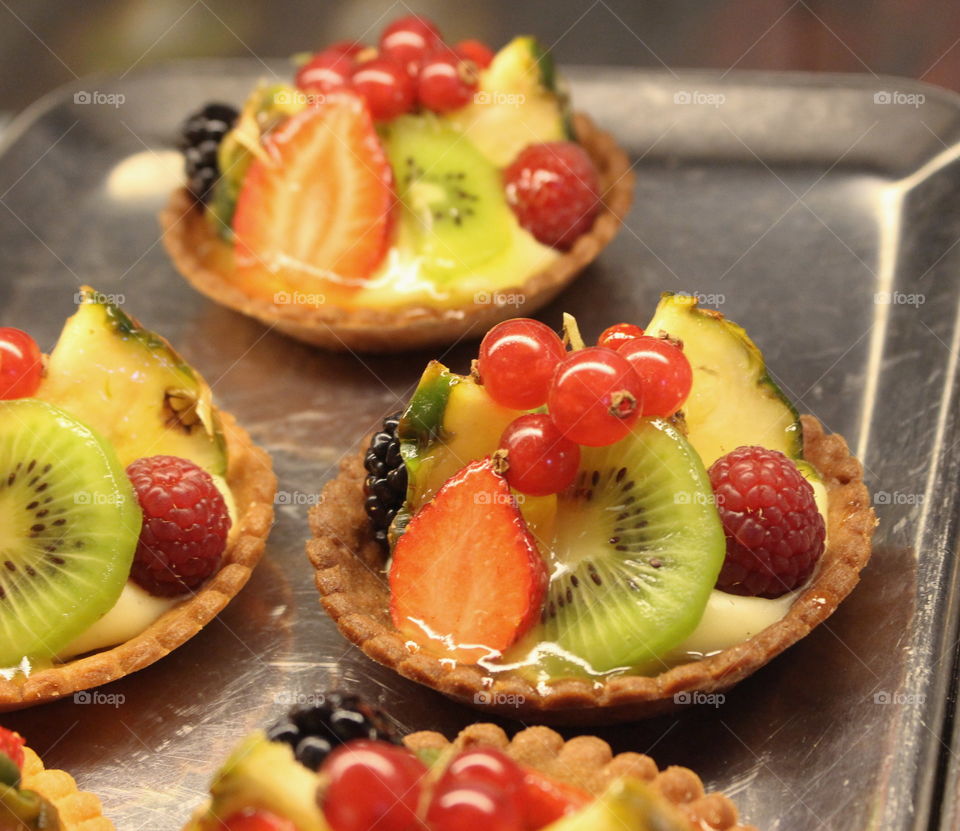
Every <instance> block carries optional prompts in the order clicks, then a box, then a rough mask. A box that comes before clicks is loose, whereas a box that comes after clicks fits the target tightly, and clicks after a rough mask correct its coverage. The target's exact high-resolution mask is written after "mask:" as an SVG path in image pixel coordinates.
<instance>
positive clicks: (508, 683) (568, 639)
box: [307, 295, 876, 724]
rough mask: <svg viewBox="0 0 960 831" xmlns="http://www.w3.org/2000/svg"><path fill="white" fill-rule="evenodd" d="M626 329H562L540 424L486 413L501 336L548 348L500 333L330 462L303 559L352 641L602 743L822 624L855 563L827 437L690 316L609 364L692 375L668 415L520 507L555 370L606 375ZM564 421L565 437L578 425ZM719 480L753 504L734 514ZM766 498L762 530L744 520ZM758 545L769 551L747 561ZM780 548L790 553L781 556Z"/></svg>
mask: <svg viewBox="0 0 960 831" xmlns="http://www.w3.org/2000/svg"><path fill="white" fill-rule="evenodd" d="M625 326H626V325H625V324H624V325H621V326H619V327H618V326H614V327H611V329H609V330H607V332H605V333H604V335H603V336H602V337H601V339H600V340H601V342H605V343H607V344H608V346H602V347H586V348H585V345H584V344H583V343H582V340H581V339H580V337H579V333H578V332H576V329H575V326H574V327H573V330H572V331H568V336H569V337H568V338H567V340H568V341H570V342H571V343H572V344H574V349H573V350H572V351H570V352H567V351H566V350H565V349H564V348H563V347H562V346H561V345H560V343H559V341H557V343H556V346H555V350H556V351H557V352H558V354H557V356H556V359H558V360H559V361H560V363H559V364H558V368H557V369H556V371H555V374H554V375H553V376H552V381H550V383H552V384H553V385H554V386H553V387H551V389H552V390H553V391H552V392H551V393H550V394H549V395H550V403H549V408H548V409H549V410H550V411H552V412H549V413H547V414H544V413H543V412H542V411H537V412H535V413H530V412H525V411H524V410H523V409H516V410H514V409H510V408H509V407H506V406H505V405H504V402H503V401H502V400H500V401H498V400H497V398H498V396H499V397H500V398H501V399H502V398H503V397H504V396H512V395H515V393H516V389H517V385H522V384H523V383H525V382H524V380H523V379H525V378H526V377H528V376H530V375H532V374H533V372H532V370H531V369H529V367H532V366H534V364H533V363H530V364H528V365H527V366H528V369H527V371H526V372H525V373H523V374H520V375H514V376H513V378H512V380H511V385H508V386H506V387H503V388H499V387H498V385H497V383H495V382H496V380H497V377H496V376H495V374H494V370H495V368H496V362H495V361H493V360H492V359H490V357H489V356H490V355H491V354H494V353H495V351H496V348H497V347H490V346H489V343H493V342H497V341H498V339H499V338H501V335H500V334H498V331H499V332H501V333H503V334H502V342H504V343H506V342H509V343H516V342H517V341H516V338H515V337H514V335H513V329H517V330H518V332H519V331H520V330H523V331H524V332H525V333H526V335H527V340H529V339H530V338H532V337H533V336H534V335H536V336H537V337H541V336H542V337H545V338H547V340H548V341H549V338H555V337H556V336H555V335H554V334H553V333H550V332H549V330H547V327H545V326H543V324H539V323H536V322H535V321H524V320H518V321H508V322H507V323H503V324H500V327H503V328H500V327H496V328H495V329H494V330H492V331H491V333H490V334H489V335H488V336H487V337H488V338H492V341H489V342H488V341H487V340H485V341H484V344H486V345H487V346H485V345H484V344H482V345H481V349H480V361H479V364H478V366H477V367H476V368H475V369H474V371H473V372H472V373H471V375H469V376H464V375H456V374H455V373H452V372H450V371H449V370H447V369H446V368H445V367H443V366H441V365H440V364H438V363H436V362H433V363H432V364H430V365H429V366H428V367H427V369H426V371H425V372H424V376H423V378H422V380H421V383H420V386H419V387H418V389H417V391H416V392H415V393H414V395H413V397H412V398H411V401H410V403H409V405H408V407H407V409H406V410H405V411H404V413H403V414H402V415H400V416H399V417H396V418H393V419H388V420H386V421H385V422H384V430H383V431H382V432H380V433H378V434H376V435H375V436H374V437H373V439H372V440H371V444H370V446H369V449H368V450H367V451H366V452H365V453H364V454H358V455H355V456H351V457H350V458H348V459H345V460H344V462H343V463H342V464H341V469H340V473H339V475H338V476H337V477H336V478H335V479H333V480H332V481H330V482H328V483H327V485H326V486H325V487H324V489H323V494H322V498H321V499H320V500H319V502H318V504H317V505H316V506H315V507H314V508H313V509H312V510H311V515H310V525H311V531H312V534H313V536H312V539H311V540H310V541H309V542H308V543H307V554H308V557H309V559H310V561H311V562H312V563H313V565H314V567H315V569H316V585H317V588H318V590H319V592H320V598H321V602H322V605H323V607H324V608H325V610H326V611H327V613H328V614H329V615H330V616H331V618H333V620H334V621H335V622H336V624H337V626H338V628H339V629H340V631H341V632H342V634H343V635H344V636H345V637H346V638H348V639H349V640H350V641H352V642H353V643H355V644H357V645H358V646H359V647H360V648H361V649H362V650H363V651H364V652H365V653H366V654H367V655H368V656H369V657H371V658H373V659H374V660H376V661H378V662H380V663H381V664H384V665H385V666H387V667H390V668H391V669H393V670H394V671H396V672H397V673H399V674H400V675H403V676H404V677H407V678H410V679H412V680H414V681H417V682H419V683H421V684H423V685H425V686H427V687H430V688H432V689H435V690H437V691H439V692H441V693H443V694H444V695H447V696H449V697H451V698H453V699H456V700H458V701H460V702H463V703H465V704H468V705H471V706H474V707H477V708H479V709H481V710H484V711H490V712H496V713H498V714H499V715H503V716H505V717H509V718H515V719H519V720H522V721H526V722H530V721H534V722H545V723H558V724H601V723H612V722H621V721H628V720H632V719H636V718H641V717H647V716H653V715H656V714H660V713H664V712H667V711H670V710H673V709H676V708H678V707H681V706H685V705H687V704H690V703H694V702H695V701H697V700H699V696H698V695H695V693H700V694H710V693H716V692H719V691H722V690H726V689H728V688H730V687H732V686H733V685H735V684H736V683H737V682H739V681H741V680H743V679H744V678H746V677H747V676H749V675H750V674H752V673H753V672H755V671H757V670H758V669H760V668H761V667H762V666H763V665H764V664H766V663H767V662H769V661H770V660H771V659H773V658H774V657H776V656H777V655H779V654H780V653H782V652H783V651H784V650H786V649H787V648H788V647H789V646H791V645H792V644H794V643H796V642H797V641H798V640H800V639H801V638H803V637H805V636H806V635H807V634H808V633H809V632H810V631H811V630H812V629H813V628H814V627H816V626H817V625H818V624H820V623H821V622H823V621H824V620H826V619H827V618H828V617H829V616H830V615H831V614H832V613H833V612H834V611H835V610H836V608H837V606H838V605H839V604H840V602H841V601H842V600H843V599H844V598H846V597H847V595H849V593H850V592H851V591H852V589H853V588H854V586H855V585H856V584H857V582H858V580H859V574H860V571H861V569H862V568H863V567H864V566H865V565H866V563H867V561H868V559H869V557H870V554H871V537H872V533H873V529H874V526H875V524H876V519H875V516H874V513H873V510H872V508H871V506H870V498H869V494H868V491H867V488H866V486H865V485H864V481H863V471H862V467H861V465H860V463H859V462H858V461H857V460H856V459H855V458H854V457H853V455H852V454H851V453H850V451H849V449H848V447H847V444H846V442H845V441H844V439H843V438H842V437H841V436H838V435H828V434H827V433H826V432H825V431H824V429H823V426H822V425H821V424H820V422H819V421H818V420H817V419H816V418H814V417H813V416H810V415H804V416H798V415H797V413H796V410H795V409H794V408H793V406H792V405H791V404H790V402H789V401H788V400H787V399H786V397H785V396H784V395H783V393H782V392H781V391H780V390H779V388H777V387H776V385H775V384H774V383H773V382H772V381H771V380H770V377H769V374H768V373H767V370H766V367H765V363H764V361H763V358H762V355H761V354H760V351H759V349H758V348H757V347H756V345H755V344H754V343H753V342H752V341H751V340H750V339H749V337H748V336H747V335H746V333H745V331H744V330H743V329H742V328H741V327H739V326H737V325H736V324H734V323H732V322H731V321H728V320H726V319H725V318H724V317H723V316H722V315H719V314H718V313H716V312H713V311H710V310H706V309H700V308H699V307H698V306H697V302H696V300H695V299H693V298H691V297H689V296H682V295H664V297H663V298H662V300H661V303H660V305H659V306H658V309H657V311H656V313H655V315H654V318H653V320H651V322H650V324H648V326H647V331H648V332H649V333H651V335H653V334H654V333H656V334H655V336H654V337H651V335H642V334H641V335H639V336H635V333H631V334H630V337H631V338H633V337H637V338H639V339H638V340H636V342H635V343H633V346H631V347H630V348H627V346H626V345H624V346H621V347H620V348H621V349H623V350H626V352H621V353H618V354H620V355H621V356H622V355H623V354H627V355H630V356H632V357H633V358H636V356H637V354H638V350H639V354H646V352H645V351H644V350H646V349H648V348H649V349H652V350H653V352H654V353H656V354H657V355H671V354H672V356H673V357H672V358H671V360H673V359H676V360H677V361H678V364H677V366H681V365H682V362H681V358H678V354H680V353H682V355H681V357H682V358H686V360H687V362H688V363H689V364H690V367H691V368H690V370H689V374H688V376H687V387H686V392H685V394H684V395H683V405H682V406H683V409H682V411H681V412H682V414H681V413H677V412H673V413H671V412H669V411H664V412H662V413H660V414H659V415H656V416H654V415H649V416H642V417H640V418H639V419H637V420H636V421H635V423H634V424H633V426H632V427H629V428H627V427H626V426H624V425H620V428H618V429H621V428H622V429H623V430H625V431H626V435H625V437H624V438H622V439H618V440H616V441H614V442H613V443H612V444H609V445H608V446H602V447H597V446H586V447H580V448H579V454H580V455H579V456H578V457H577V458H579V459H580V462H579V467H577V466H576V465H575V467H576V470H574V471H573V473H572V478H570V479H568V481H569V483H570V484H568V485H564V486H562V489H561V490H559V491H557V492H555V493H554V494H552V495H543V494H542V492H541V494H539V495H534V496H531V495H527V494H525V493H524V492H523V488H524V487H526V486H528V485H529V483H530V481H531V478H530V471H531V470H535V469H534V468H532V467H530V466H529V458H531V455H530V453H527V454H526V456H527V459H528V461H527V462H524V461H523V458H524V457H522V456H517V457H516V459H514V461H511V459H512V458H513V456H512V455H511V454H513V453H515V452H518V447H519V449H520V451H522V449H523V448H522V445H518V444H517V443H516V442H514V441H512V439H513V438H516V436H518V435H520V436H521V439H523V440H526V439H525V438H524V436H528V437H529V436H531V435H533V436H534V437H536V435H537V431H540V430H547V426H549V424H548V425H547V426H543V425H544V422H545V421H546V422H549V423H552V424H553V425H554V427H553V428H551V429H555V430H556V429H559V428H558V427H557V426H556V425H557V424H562V423H563V421H562V418H561V416H562V415H566V416H567V418H568V419H569V413H566V412H565V411H563V409H562V406H561V404H562V401H561V395H560V393H559V392H557V389H556V387H557V385H558V384H560V385H562V384H563V383H564V382H565V379H567V378H569V377H570V373H571V372H572V371H573V370H571V369H570V368H571V367H574V368H576V367H577V366H581V365H584V364H589V365H593V364H596V363H600V364H603V365H605V366H610V367H617V366H621V364H618V363H617V362H616V361H615V358H616V357H617V355H616V354H614V353H615V352H616V350H612V349H610V348H609V344H610V343H615V342H616V340H617V338H619V337H621V336H622V335H623V332H624V331H625ZM507 327H512V328H511V329H510V333H509V334H508V333H507ZM633 329H634V330H636V332H639V331H640V330H639V329H638V328H637V327H633ZM626 331H628V332H630V331H631V330H629V329H626ZM544 332H546V333H547V334H544ZM610 332H612V333H613V334H612V335H610V337H611V338H612V340H609V341H607V340H606V338H607V337H608V333H610ZM538 333H539V334H538ZM548 335H549V337H548ZM621 339H622V338H621ZM651 342H652V343H651ZM648 343H650V345H649V346H648ZM578 346H579V347H580V348H579V349H578V348H577V347H578ZM581 349H582V350H583V353H582V354H579V355H578V353H580V351H581ZM590 350H592V351H590ZM485 355H486V356H487V357H486V358H485ZM587 357H589V360H586V358H587ZM485 360H486V361H487V363H486V368H485V363H484V362H485ZM605 361H606V362H607V363H606V364H604V362H605ZM634 365H635V366H639V364H634ZM657 365H658V366H659V365H662V364H657ZM618 371H619V370H618ZM546 377H547V378H548V380H549V375H547V376H546ZM623 378H624V379H626V378H627V376H626V375H624V376H623ZM624 383H625V384H627V386H625V387H624V392H623V393H620V392H616V393H615V395H614V396H613V399H614V400H615V401H616V402H618V405H619V409H617V413H618V415H617V416H616V417H617V418H621V417H622V416H620V415H619V413H620V412H622V410H623V409H624V405H625V402H626V403H630V402H633V401H641V400H645V401H648V402H660V403H661V404H662V402H663V396H662V395H661V394H660V393H655V392H654V388H653V387H650V388H648V390H647V392H646V393H644V392H643V383H646V382H640V381H638V382H637V383H639V384H640V386H639V387H633V386H629V385H630V384H633V381H629V382H624ZM630 389H632V390H633V393H630V392H629V390H630ZM661 392H662V390H661ZM590 400H591V401H592V400H595V399H590ZM677 400H678V401H679V400H680V399H679V398H678V399H677ZM537 402H538V399H529V400H527V401H526V402H525V403H524V405H523V406H524V407H525V408H529V409H532V408H535V407H537V406H538V403H537ZM515 406H516V405H515ZM631 406H633V405H632V404H631ZM639 406H646V405H639ZM651 406H652V404H651ZM673 406H676V402H674V405H673ZM611 407H612V405H611ZM578 412H579V411H578ZM584 412H589V411H584ZM613 413H614V410H613V409H611V410H610V411H609V414H610V416H611V417H612V416H613ZM574 415H575V416H576V419H574V422H573V423H574V426H575V427H576V428H577V429H580V427H578V426H577V425H578V424H579V423H580V422H585V420H586V416H584V415H577V412H574ZM601 415H603V413H602V412H601ZM604 418H606V416H604ZM578 419H579V421H578ZM543 435H546V433H543ZM581 435H582V434H581ZM621 435H623V433H621ZM586 440H587V441H588V442H589V441H597V438H596V436H589V435H588V436H586ZM553 441H555V440H554V439H550V442H553ZM598 443H599V441H598ZM558 446H559V445H558ZM565 452H567V451H565ZM550 453H553V451H552V450H551V451H550ZM534 457H535V458H537V459H538V462H539V459H542V458H544V456H539V457H536V454H534ZM557 458H558V459H559V457H557ZM398 460H399V467H398V468H397V471H396V472H397V473H398V474H403V476H402V477H400V478H398V477H397V476H395V475H394V467H397V465H398ZM521 463H522V464H521ZM551 464H555V470H556V469H559V465H560V462H559V461H556V460H555V462H551ZM744 466H746V467H744ZM514 468H516V469H514ZM707 468H709V471H708V470H707ZM747 469H748V470H749V471H750V472H749V474H744V473H743V471H744V470H747ZM733 470H736V471H739V473H737V474H736V477H734V479H736V480H737V481H738V482H740V483H741V484H742V483H745V482H748V483H750V484H749V493H748V491H747V490H741V492H740V493H735V492H733V491H731V490H730V487H731V482H732V481H733V479H731V477H733V473H731V471H733ZM770 470H773V471H775V472H776V473H775V476H777V477H781V478H780V479H773V480H771V479H766V478H764V479H763V480H762V481H763V483H764V484H763V487H760V482H761V479H759V478H749V479H747V478H744V477H745V475H748V476H749V477H760V476H763V477H766V476H767V475H768V473H769V471H770ZM761 471H765V472H762V473H761ZM524 475H526V476H528V478H527V479H526V480H524ZM771 475H774V474H771ZM448 477H449V478H448ZM724 477H726V479H724ZM737 477H739V478H737ZM533 478H535V477H533ZM398 482H399V483H402V485H401V486H399V487H402V489H403V490H402V492H401V493H400V494H399V495H398V494H397V489H398V485H397V484H396V483H398ZM542 483H543V482H542V481H541V482H540V483H539V484H542ZM511 484H512V487H511ZM557 487H561V486H560V485H558V486H557ZM744 487H747V486H746V485H744ZM757 488H759V490H757ZM530 492H531V493H532V492H533V489H532V488H531V490H530ZM771 494H772V497H771ZM758 498H759V499H760V500H761V504H762V505H764V506H766V507H757V506H754V507H748V505H750V504H753V503H754V502H755V501H756V500H757V499H758ZM391 500H396V501H393V502H391ZM731 523H740V524H739V528H740V529H741V531H737V530H736V529H735V528H733V527H732V526H731ZM757 523H760V524H761V525H762V526H763V527H764V528H765V529H767V530H764V531H763V532H762V535H761V536H760V537H759V538H758V537H757V534H756V527H757ZM763 523H767V524H766V525H763ZM778 523H780V524H778ZM782 523H786V524H782ZM516 529H521V530H520V531H519V532H518V531H517V530H516ZM543 529H547V530H546V531H544V530H543ZM742 529H747V531H746V532H743V533H749V534H753V536H752V537H749V538H748V537H747V536H743V537H740V536H738V534H739V533H741V532H742ZM751 529H753V530H751ZM787 529H790V530H787ZM778 534H783V535H784V536H783V537H778V536H777V535H778ZM787 537H789V540H790V542H789V543H788V547H789V549H790V550H789V551H788V552H786V553H784V552H783V551H782V549H781V548H779V547H778V546H779V545H780V543H778V542H777V540H778V539H786V538H787ZM741 539H743V540H748V541H747V542H741V541H740V540H741ZM749 539H752V540H753V542H749ZM748 546H753V548H749V550H745V549H747V547H748ZM770 551H776V552H777V553H776V557H777V558H778V559H777V560H776V562H774V564H773V565H771V562H773V560H771V559H769V558H770V557H771V554H770V553H769V552H770ZM458 569H460V571H459V572H458V571H457V570H458ZM501 574H502V575H505V576H498V575H501ZM678 575H679V576H678ZM471 580H473V581H475V582H474V583H470V581H471ZM498 581H499V582H498ZM544 583H545V584H546V589H545V590H544V589H543V584H544ZM431 586H436V587H437V589H436V590H435V591H434V590H433V589H432V588H431ZM467 604H469V605H467ZM484 604H485V605H484ZM444 627H449V628H444ZM513 627H515V628H513ZM658 639H659V640H658Z"/></svg>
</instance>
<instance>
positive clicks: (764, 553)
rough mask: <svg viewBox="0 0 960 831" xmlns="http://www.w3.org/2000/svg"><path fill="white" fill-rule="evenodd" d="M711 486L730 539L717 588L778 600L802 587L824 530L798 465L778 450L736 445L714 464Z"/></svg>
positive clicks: (815, 559)
mask: <svg viewBox="0 0 960 831" xmlns="http://www.w3.org/2000/svg"><path fill="white" fill-rule="evenodd" d="M710 484H711V485H713V492H714V494H715V495H716V499H717V508H718V510H719V511H720V518H721V519H722V520H723V530H724V532H725V533H726V535H727V557H726V560H725V561H724V564H723V569H722V570H721V571H720V577H719V578H718V580H717V588H718V589H722V590H723V591H726V592H731V593H732V594H744V595H753V596H755V597H779V596H780V595H782V594H785V593H786V592H789V591H792V590H793V589H796V588H798V587H799V586H801V585H803V583H805V582H806V580H807V578H808V577H809V576H810V574H811V573H812V572H813V568H814V566H815V565H816V564H817V560H818V559H819V558H820V555H821V554H822V553H823V541H824V537H825V536H826V529H825V528H824V524H823V517H822V516H821V515H820V512H819V511H818V510H817V502H816V499H815V498H814V493H813V488H812V487H811V485H810V483H809V482H808V481H807V480H806V479H804V478H803V475H802V474H801V473H800V471H799V470H798V468H797V466H796V465H795V464H794V463H793V462H792V461H791V460H790V459H788V458H787V457H786V456H784V455H783V453H780V452H779V451H777V450H767V449H766V448H764V447H738V448H737V449H736V450H734V451H732V452H730V453H728V454H727V455H726V456H722V457H721V458H719V459H717V461H715V462H714V463H713V464H712V465H711V467H710Z"/></svg>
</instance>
